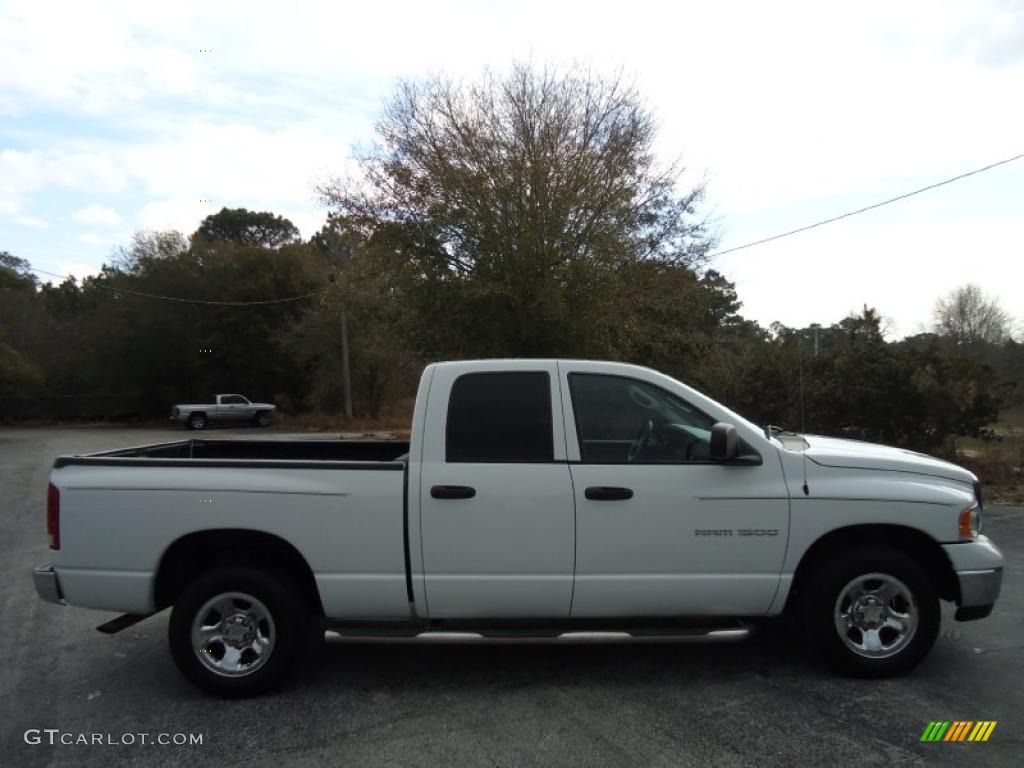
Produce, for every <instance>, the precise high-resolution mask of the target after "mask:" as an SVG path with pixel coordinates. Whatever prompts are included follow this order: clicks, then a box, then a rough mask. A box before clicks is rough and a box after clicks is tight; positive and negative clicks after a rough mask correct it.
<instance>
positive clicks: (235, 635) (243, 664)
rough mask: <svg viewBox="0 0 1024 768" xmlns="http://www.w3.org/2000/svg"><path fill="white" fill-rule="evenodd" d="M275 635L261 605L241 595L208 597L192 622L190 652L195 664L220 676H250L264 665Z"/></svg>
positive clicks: (237, 593)
mask: <svg viewBox="0 0 1024 768" xmlns="http://www.w3.org/2000/svg"><path fill="white" fill-rule="evenodd" d="M276 638H277V634H276V632H275V629H274V619H273V618H272V617H271V615H270V611H269V610H267V606H265V605H264V604H263V603H262V602H260V601H259V600H257V599H256V598H255V597H253V596H252V595H247V594H245V593H244V592H223V593H221V594H219V595H216V596H215V597H211V598H210V599H209V600H207V601H206V602H205V603H203V607H202V608H200V609H199V610H198V611H197V612H196V616H195V619H194V620H193V622H192V650H193V652H194V653H195V655H196V658H197V659H199V662H200V663H201V664H202V665H203V666H204V667H205V668H206V669H208V670H210V671H211V672H214V673H216V674H218V675H223V676H224V677H241V676H243V675H251V674H252V673H253V672H255V671H256V670H257V669H259V668H260V667H262V666H263V665H264V664H266V663H267V660H268V659H269V658H270V654H271V653H272V652H273V650H274V642H275V640H276Z"/></svg>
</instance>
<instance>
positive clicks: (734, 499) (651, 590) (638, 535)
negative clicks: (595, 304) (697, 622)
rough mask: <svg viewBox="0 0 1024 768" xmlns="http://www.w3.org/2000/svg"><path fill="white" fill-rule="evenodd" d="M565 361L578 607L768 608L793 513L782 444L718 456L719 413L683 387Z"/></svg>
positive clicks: (683, 611) (625, 610)
mask: <svg viewBox="0 0 1024 768" xmlns="http://www.w3.org/2000/svg"><path fill="white" fill-rule="evenodd" d="M562 367H563V373H562V375H563V390H564V391H566V392H568V393H570V396H571V398H572V402H571V409H570V407H569V405H568V404H567V406H566V421H567V425H568V426H567V438H568V445H569V449H568V450H569V457H570V460H575V459H578V462H577V461H572V462H571V468H572V478H573V486H574V488H575V497H576V516H577V520H576V537H577V538H576V585H575V594H574V597H573V605H572V615H573V616H608V615H615V616H697V615H714V614H718V615H732V616H742V615H754V614H759V613H763V612H764V611H766V610H767V609H768V607H769V606H770V605H771V602H772V599H773V598H774V596H775V592H776V589H777V588H778V584H779V572H780V569H781V567H782V561H783V558H784V556H785V551H786V541H787V534H788V524H789V498H788V493H787V490H786V486H785V482H784V480H783V475H782V468H781V467H780V465H779V460H778V457H777V456H776V455H774V452H773V453H771V454H768V453H767V452H765V455H764V456H763V457H762V459H763V461H762V463H760V464H756V465H750V464H747V465H739V464H736V465H722V464H717V463H714V462H712V461H711V457H710V434H711V427H712V425H713V423H714V419H712V418H711V417H709V416H707V415H705V414H704V413H702V412H701V411H699V410H697V409H696V408H694V407H693V406H691V405H690V404H689V403H688V402H686V400H684V399H683V397H682V396H680V395H679V394H676V393H672V392H669V391H668V390H666V389H665V388H663V387H662V386H659V385H657V384H654V383H652V382H647V381H643V380H641V379H638V378H629V377H623V376H616V375H608V374H602V373H600V372H599V370H600V369H599V368H590V367H588V364H586V363H579V364H564V363H563V364H562ZM573 433H574V434H573ZM763 449H764V446H762V450H763Z"/></svg>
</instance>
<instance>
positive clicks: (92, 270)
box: [54, 261, 100, 280]
mask: <svg viewBox="0 0 1024 768" xmlns="http://www.w3.org/2000/svg"><path fill="white" fill-rule="evenodd" d="M58 271H59V272H60V273H61V274H62V275H71V276H72V277H76V278H78V279H79V280H81V279H82V278H83V277H89V276H90V275H96V274H99V271H100V270H99V267H97V266H96V265H94V264H88V263H85V262H82V261H60V262H58ZM54 279H58V278H54Z"/></svg>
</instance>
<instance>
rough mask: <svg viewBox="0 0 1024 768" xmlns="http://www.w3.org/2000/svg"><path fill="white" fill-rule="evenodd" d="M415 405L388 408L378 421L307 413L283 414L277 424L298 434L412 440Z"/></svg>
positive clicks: (276, 419) (398, 405) (407, 402)
mask: <svg viewBox="0 0 1024 768" xmlns="http://www.w3.org/2000/svg"><path fill="white" fill-rule="evenodd" d="M412 408H413V401H411V400H408V401H405V400H403V401H399V402H397V403H394V404H392V405H391V406H389V407H387V408H385V409H384V410H383V411H382V412H381V415H380V416H379V417H377V418H375V419H373V418H369V417H363V416H361V417H357V418H354V419H351V420H349V419H346V418H345V415H344V414H342V413H328V412H324V411H304V412H302V413H281V412H278V413H277V414H275V416H274V423H275V424H276V425H277V426H280V427H284V428H285V429H290V430H295V431H296V432H338V433H343V434H346V435H351V434H357V435H367V436H370V435H380V434H389V435H394V436H395V437H400V438H408V436H409V426H410V425H411V424H412Z"/></svg>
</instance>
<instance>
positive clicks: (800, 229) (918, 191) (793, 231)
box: [708, 152, 1024, 258]
mask: <svg viewBox="0 0 1024 768" xmlns="http://www.w3.org/2000/svg"><path fill="white" fill-rule="evenodd" d="M1022 157H1024V152H1022V153H1021V154H1019V155H1014V156H1013V157H1008V158H1006V159H1005V160H1000V161H999V162H997V163H992V164H991V165H986V166H984V167H982V168H975V169H974V170H973V171H967V173H961V174H960V175H959V176H953V177H952V178H949V179H945V180H943V181H937V182H935V183H934V184H929V185H928V186H927V187H921V188H920V189H915V190H914V191H913V192H906V193H904V194H902V195H897V196H896V197H890V198H889V199H888V200H882V201H881V202H880V203H872V204H871V205H866V206H864V207H863V208H858V209H857V210H855V211H848V212H847V213H844V214H841V215H839V216H833V217H832V218H831V219H824V220H823V221H816V222H815V223H814V224H808V225H807V226H805V227H798V228H797V229H791V230H790V231H789V232H783V233H782V234H779V235H772V236H771V237H765V238H762V239H761V240H755V241H754V242H752V243H745V244H743V245H737V246H736V247H735V248H726V249H725V250H724V251H716V252H715V253H712V254H710V255H709V256H708V258H711V257H713V256H724V255H725V254H727V253H735V252H736V251H742V250H743V249H744V248H753V247H754V246H755V245H763V244H764V243H770V242H771V241H772V240H781V239H782V238H784V237H789V236H790V235H795V234H797V233H799V232H806V231H807V230H808V229H814V228H815V227H821V226H824V225H825V224H831V223H832V222H834V221H839V220H840V219H847V218H849V217H850V216H856V215H857V214H858V213H864V212H866V211H871V210H874V209H875V208H881V207H882V206H883V205H889V204H890V203H895V202H897V201H899V200H906V199H907V198H908V197H913V196H914V195H919V194H921V193H922V192H927V191H928V190H930V189H935V188H936V187H941V186H944V185H946V184H952V183H953V182H954V181H960V180H961V179H966V178H967V177H968V176H974V175H976V174H979V173H984V172H985V171H990V170H992V169H993V168H997V167H999V166H1000V165H1006V164H1007V163H1012V162H1013V161H1014V160H1020V159H1021V158H1022Z"/></svg>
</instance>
